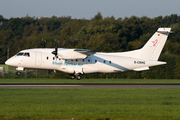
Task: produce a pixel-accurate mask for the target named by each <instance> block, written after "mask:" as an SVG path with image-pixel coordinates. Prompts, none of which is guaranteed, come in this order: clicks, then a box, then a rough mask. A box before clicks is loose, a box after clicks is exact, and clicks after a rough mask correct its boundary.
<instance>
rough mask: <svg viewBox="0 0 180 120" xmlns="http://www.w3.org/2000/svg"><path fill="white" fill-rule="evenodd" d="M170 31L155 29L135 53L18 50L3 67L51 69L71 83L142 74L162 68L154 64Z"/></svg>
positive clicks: (42, 49) (168, 29)
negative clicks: (83, 77)
mask: <svg viewBox="0 0 180 120" xmlns="http://www.w3.org/2000/svg"><path fill="white" fill-rule="evenodd" d="M170 32H171V28H159V29H158V30H157V31H156V32H155V33H154V34H153V35H152V36H151V38H150V39H149V40H148V41H147V43H146V44H145V45H144V46H143V47H142V48H141V49H137V50H132V51H128V52H113V53H103V52H98V51H95V50H85V49H66V48H57V46H55V50H54V48H36V49H26V50H22V51H20V52H19V53H17V54H16V55H14V56H13V57H11V58H10V59H8V60H7V61H6V62H5V64H6V65H9V66H15V67H17V68H16V70H17V74H20V71H24V70H25V69H26V68H34V69H51V70H57V71H62V72H65V73H69V74H70V77H71V78H72V79H74V78H76V79H78V80H80V79H81V75H83V74H89V73H119V72H126V71H132V70H134V71H143V70H148V69H149V67H152V66H157V65H162V64H166V62H161V61H158V58H159V56H160V54H161V51H162V49H163V47H164V45H165V42H166V40H167V37H168V35H169V33H170Z"/></svg>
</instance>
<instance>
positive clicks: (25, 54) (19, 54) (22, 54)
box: [16, 52, 30, 57]
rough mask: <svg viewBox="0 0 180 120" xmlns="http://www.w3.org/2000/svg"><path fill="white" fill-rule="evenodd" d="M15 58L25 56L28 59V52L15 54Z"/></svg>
mask: <svg viewBox="0 0 180 120" xmlns="http://www.w3.org/2000/svg"><path fill="white" fill-rule="evenodd" d="M16 56H27V57H30V54H29V53H28V52H25V53H23V52H20V53H18V54H16Z"/></svg>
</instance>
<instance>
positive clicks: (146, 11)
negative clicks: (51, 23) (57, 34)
mask: <svg viewBox="0 0 180 120" xmlns="http://www.w3.org/2000/svg"><path fill="white" fill-rule="evenodd" d="M98 11H99V12H101V14H102V16H103V17H104V18H105V17H108V16H109V17H111V16H114V17H115V18H116V19H117V18H124V17H131V16H132V15H134V16H137V17H142V16H147V17H150V18H154V17H158V16H160V15H161V16H163V17H164V16H166V15H168V16H169V15H171V14H178V15H180V0H0V15H2V16H3V17H4V18H11V17H25V16H26V15H27V14H28V15H29V16H31V17H33V16H35V17H38V18H40V17H52V16H53V15H55V16H57V17H61V16H71V17H72V18H77V19H82V18H85V19H91V18H93V17H94V16H95V15H96V14H97V13H98Z"/></svg>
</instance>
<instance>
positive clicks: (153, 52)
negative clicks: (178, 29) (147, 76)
mask: <svg viewBox="0 0 180 120" xmlns="http://www.w3.org/2000/svg"><path fill="white" fill-rule="evenodd" d="M170 31H171V28H159V29H158V30H157V31H156V32H155V33H154V34H153V36H152V37H151V38H150V39H149V40H148V42H147V43H146V44H145V45H144V46H143V48H141V49H140V50H139V52H140V53H139V54H140V56H141V58H143V59H149V60H158V58H159V56H160V54H161V51H162V49H163V47H164V45H165V42H166V40H167V37H168V35H169V33H170ZM138 56H139V55H138Z"/></svg>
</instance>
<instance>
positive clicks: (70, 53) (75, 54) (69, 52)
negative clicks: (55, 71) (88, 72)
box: [58, 49, 99, 59]
mask: <svg viewBox="0 0 180 120" xmlns="http://www.w3.org/2000/svg"><path fill="white" fill-rule="evenodd" d="M96 52H99V51H96V50H86V49H62V50H58V56H59V57H60V58H62V59H85V58H87V57H88V56H90V55H94V54H95V53H96Z"/></svg>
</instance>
